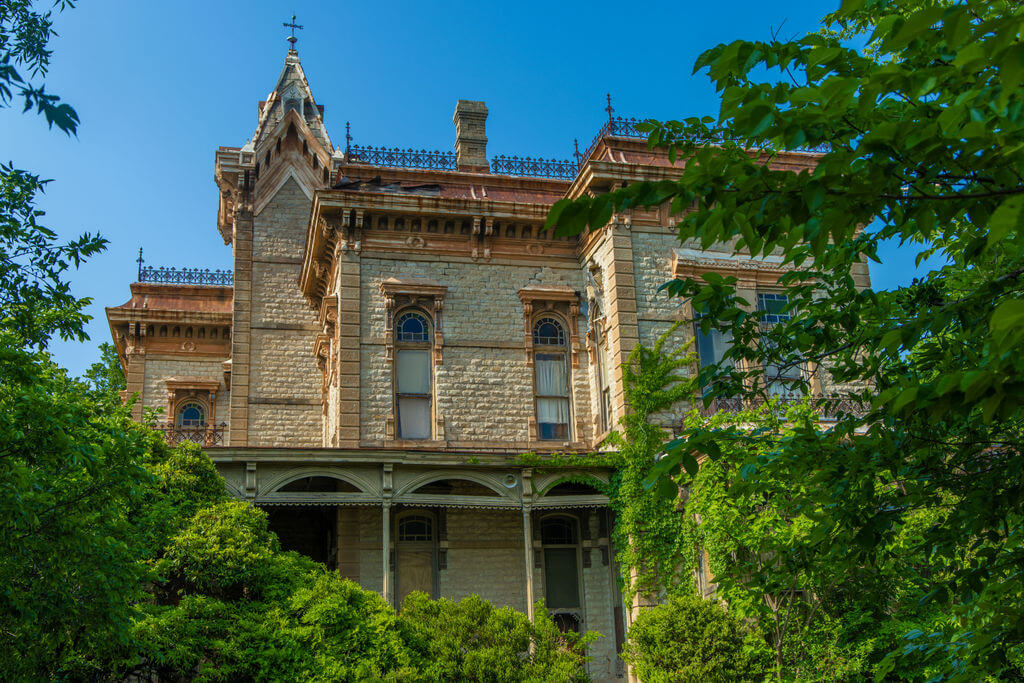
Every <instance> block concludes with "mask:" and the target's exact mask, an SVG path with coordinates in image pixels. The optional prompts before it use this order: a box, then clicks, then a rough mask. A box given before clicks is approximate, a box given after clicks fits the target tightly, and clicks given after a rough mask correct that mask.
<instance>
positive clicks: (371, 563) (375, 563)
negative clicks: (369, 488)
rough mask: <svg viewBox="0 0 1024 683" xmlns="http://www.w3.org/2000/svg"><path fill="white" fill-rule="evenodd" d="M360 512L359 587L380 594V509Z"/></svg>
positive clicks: (363, 508)
mask: <svg viewBox="0 0 1024 683" xmlns="http://www.w3.org/2000/svg"><path fill="white" fill-rule="evenodd" d="M358 510H359V585H360V586H362V587H363V588H364V589H366V590H368V591H376V592H378V593H380V591H381V587H382V586H383V580H384V579H383V575H382V574H381V555H380V553H381V541H382V539H381V521H382V513H381V508H380V507H361V508H358Z"/></svg>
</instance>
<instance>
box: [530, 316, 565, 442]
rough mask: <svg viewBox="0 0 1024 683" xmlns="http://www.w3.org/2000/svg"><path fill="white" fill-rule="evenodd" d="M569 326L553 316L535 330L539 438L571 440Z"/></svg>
mask: <svg viewBox="0 0 1024 683" xmlns="http://www.w3.org/2000/svg"><path fill="white" fill-rule="evenodd" d="M566 339H567V337H566V334H565V326H564V324H563V323H562V321H560V320H558V319H557V318H554V317H552V316H545V317H542V318H539V319H538V320H537V321H536V322H535V323H534V326H533V354H534V356H533V366H534V380H535V385H534V388H535V394H536V402H537V437H538V438H540V439H544V440H555V441H567V440H568V439H569V364H568V362H567V361H568V358H567V355H568V354H567V351H568V344H567V342H566Z"/></svg>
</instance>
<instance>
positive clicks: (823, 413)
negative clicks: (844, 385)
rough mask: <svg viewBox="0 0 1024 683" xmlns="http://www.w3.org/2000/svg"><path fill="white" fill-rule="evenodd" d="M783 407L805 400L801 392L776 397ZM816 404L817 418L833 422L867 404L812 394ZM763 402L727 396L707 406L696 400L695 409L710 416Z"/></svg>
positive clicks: (861, 412)
mask: <svg viewBox="0 0 1024 683" xmlns="http://www.w3.org/2000/svg"><path fill="white" fill-rule="evenodd" d="M776 398H777V399H778V401H779V403H780V404H781V405H782V407H783V408H785V407H787V406H788V405H791V404H793V403H799V402H802V401H804V400H805V398H806V397H805V396H804V395H803V394H783V395H781V396H777V397H776ZM811 399H812V400H814V401H815V402H816V404H817V409H818V410H819V411H820V412H819V419H821V420H822V421H823V422H833V421H835V420H837V419H839V417H840V416H841V415H864V413H866V412H867V406H866V405H864V404H863V403H861V402H860V401H858V400H856V399H852V398H848V397H845V396H824V397H821V396H812V397H811ZM764 404H765V398H764V397H763V396H758V397H755V398H746V397H742V396H727V397H718V398H715V399H712V401H711V404H710V405H708V406H705V405H704V402H703V401H698V402H697V409H698V410H699V411H700V414H701V415H704V416H706V417H707V416H711V415H714V414H715V413H717V412H719V411H724V412H727V413H738V412H742V411H744V410H753V409H755V408H759V407H760V406H762V405H764Z"/></svg>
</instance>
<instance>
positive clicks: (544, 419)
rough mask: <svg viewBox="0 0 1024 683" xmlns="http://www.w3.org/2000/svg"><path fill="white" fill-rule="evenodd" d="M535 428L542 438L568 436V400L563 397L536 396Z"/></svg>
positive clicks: (563, 437) (565, 437)
mask: <svg viewBox="0 0 1024 683" xmlns="http://www.w3.org/2000/svg"><path fill="white" fill-rule="evenodd" d="M537 430H538V432H539V434H538V436H539V437H540V438H542V439H567V438H569V401H568V400H567V399H564V398H538V399H537Z"/></svg>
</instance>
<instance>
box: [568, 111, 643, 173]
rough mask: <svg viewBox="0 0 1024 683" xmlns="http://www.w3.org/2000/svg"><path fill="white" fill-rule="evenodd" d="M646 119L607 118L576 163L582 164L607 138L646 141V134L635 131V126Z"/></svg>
mask: <svg viewBox="0 0 1024 683" xmlns="http://www.w3.org/2000/svg"><path fill="white" fill-rule="evenodd" d="M645 120H646V119H626V118H623V117H621V116H615V117H609V118H608V120H607V121H605V122H604V125H603V126H601V129H600V130H598V131H597V135H595V136H594V141H593V142H591V143H590V147H587V151H586V152H584V153H583V154H581V155H580V156H579V159H578V162H579V163H580V164H582V163H583V162H584V161H586V160H587V159H589V158H590V155H591V154H592V153H593V151H594V149H596V148H597V144H598V143H599V142H601V140H603V139H604V138H605V137H607V136H610V135H611V136H618V137H623V138H642V139H644V140H646V139H647V133H641V132H640V131H638V130H637V129H636V124H638V123H643V122H644V121H645Z"/></svg>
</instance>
